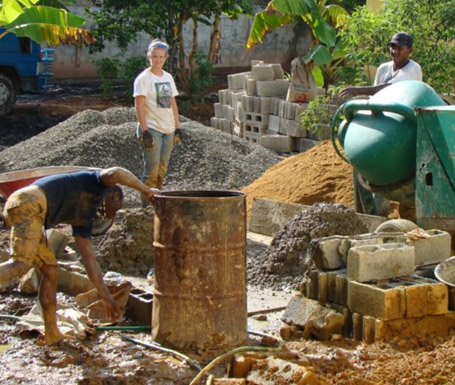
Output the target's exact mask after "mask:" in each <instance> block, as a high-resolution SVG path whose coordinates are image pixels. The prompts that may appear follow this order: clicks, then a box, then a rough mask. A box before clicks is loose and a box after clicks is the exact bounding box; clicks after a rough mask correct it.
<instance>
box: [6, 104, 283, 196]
mask: <svg viewBox="0 0 455 385" xmlns="http://www.w3.org/2000/svg"><path fill="white" fill-rule="evenodd" d="M136 121H137V120H136V116H135V112H134V108H127V107H116V108H111V109H108V110H105V111H103V112H99V111H94V110H85V111H83V112H80V113H78V114H75V115H73V116H72V117H70V118H69V119H67V120H65V121H64V122H61V123H60V124H58V125H56V126H54V127H51V128H49V129H47V130H46V131H44V132H42V133H40V134H38V135H36V136H34V137H32V138H30V139H28V140H26V141H23V142H20V143H18V144H16V145H14V146H12V147H9V148H6V149H4V150H3V151H1V152H0V173H2V172H9V171H15V170H24V169H29V168H35V167H42V166H88V167H89V166H90V167H101V168H105V167H112V166H120V167H124V168H126V169H128V170H130V171H131V172H133V173H134V174H135V175H137V176H138V177H140V176H141V174H142V152H141V149H140V146H139V143H138V141H137V139H136V137H135V132H136V124H137V123H136ZM181 121H182V129H183V134H182V142H181V143H180V144H178V145H176V146H175V147H174V151H173V153H172V157H171V162H170V164H169V171H168V175H167V177H166V179H165V181H164V190H238V189H241V188H243V187H245V186H247V185H249V184H250V183H252V182H253V181H254V180H256V179H257V178H259V177H260V176H261V175H262V174H263V173H264V171H265V170H267V169H268V168H269V167H271V166H272V165H274V164H276V163H278V162H279V161H280V160H282V158H281V157H279V156H278V155H277V154H275V153H274V152H272V151H269V150H267V149H265V148H264V147H262V146H259V145H257V144H251V143H248V142H246V141H245V140H243V139H240V138H237V137H235V136H232V135H229V134H225V133H222V132H220V131H217V130H214V129H213V128H209V127H206V126H203V125H201V124H199V123H197V122H194V121H191V120H188V119H186V118H181ZM125 192H126V194H125V195H126V199H125V200H126V204H127V205H137V204H139V194H138V193H137V192H136V191H131V190H129V189H126V191H125Z"/></svg>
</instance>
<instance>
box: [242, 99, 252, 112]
mask: <svg viewBox="0 0 455 385" xmlns="http://www.w3.org/2000/svg"><path fill="white" fill-rule="evenodd" d="M241 100H242V107H243V110H244V111H245V112H254V97H253V96H249V95H243V96H242V97H241Z"/></svg>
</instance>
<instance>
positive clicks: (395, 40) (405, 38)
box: [387, 32, 412, 48]
mask: <svg viewBox="0 0 455 385" xmlns="http://www.w3.org/2000/svg"><path fill="white" fill-rule="evenodd" d="M387 44H395V45H397V46H399V47H403V46H404V45H407V46H408V47H410V48H412V36H411V35H410V34H409V33H406V32H398V33H396V34H395V35H393V37H392V39H391V40H390V41H389V42H388V43H387Z"/></svg>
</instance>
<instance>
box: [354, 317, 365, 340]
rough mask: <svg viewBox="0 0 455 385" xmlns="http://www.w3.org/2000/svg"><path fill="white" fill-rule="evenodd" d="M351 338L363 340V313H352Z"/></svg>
mask: <svg viewBox="0 0 455 385" xmlns="http://www.w3.org/2000/svg"><path fill="white" fill-rule="evenodd" d="M352 338H353V339H354V340H356V341H362V340H363V315H362V314H359V313H352Z"/></svg>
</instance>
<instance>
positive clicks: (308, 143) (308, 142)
mask: <svg viewBox="0 0 455 385" xmlns="http://www.w3.org/2000/svg"><path fill="white" fill-rule="evenodd" d="M319 143H321V142H320V141H319V140H313V139H307V138H300V146H299V149H300V152H305V151H307V150H309V149H310V148H313V147H314V146H316V145H317V144H319Z"/></svg>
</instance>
